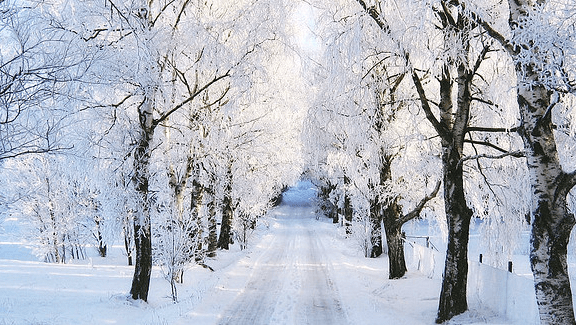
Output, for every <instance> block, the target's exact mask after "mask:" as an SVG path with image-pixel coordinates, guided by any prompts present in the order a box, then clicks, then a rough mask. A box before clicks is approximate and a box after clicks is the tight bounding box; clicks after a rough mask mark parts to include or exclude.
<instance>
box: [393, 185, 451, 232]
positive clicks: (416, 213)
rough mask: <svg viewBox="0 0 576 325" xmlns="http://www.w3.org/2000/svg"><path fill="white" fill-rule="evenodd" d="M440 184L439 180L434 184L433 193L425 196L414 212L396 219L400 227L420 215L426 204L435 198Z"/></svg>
mask: <svg viewBox="0 0 576 325" xmlns="http://www.w3.org/2000/svg"><path fill="white" fill-rule="evenodd" d="M441 184H442V181H440V180H439V181H438V182H437V183H436V187H434V191H432V193H430V195H427V196H425V197H424V198H423V199H422V200H421V201H420V203H418V205H417V206H416V207H415V208H414V210H412V211H410V212H409V213H408V214H405V215H403V216H402V217H400V218H399V219H398V223H399V224H401V225H402V224H405V223H406V222H408V221H410V220H412V219H414V218H416V217H418V216H419V215H420V212H422V209H424V207H425V206H426V203H428V202H429V201H430V200H432V199H433V198H435V197H436V195H437V194H438V192H439V191H440V185H441Z"/></svg>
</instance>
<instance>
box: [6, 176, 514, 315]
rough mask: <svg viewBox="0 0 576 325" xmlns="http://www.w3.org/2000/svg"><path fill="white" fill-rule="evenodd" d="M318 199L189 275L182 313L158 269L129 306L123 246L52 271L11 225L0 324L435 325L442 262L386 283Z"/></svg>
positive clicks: (310, 193) (310, 190) (302, 195)
mask: <svg viewBox="0 0 576 325" xmlns="http://www.w3.org/2000/svg"><path fill="white" fill-rule="evenodd" d="M315 191H316V189H315V188H314V187H313V185H312V184H311V183H309V182H300V183H299V184H298V185H297V186H296V187H294V188H291V189H290V190H289V191H287V192H286V193H285V194H284V200H283V204H282V205H281V206H279V207H277V208H275V209H274V210H273V211H271V212H270V213H269V215H268V216H266V218H265V219H264V220H262V222H260V227H258V229H257V232H256V234H255V235H254V236H253V238H252V241H251V242H249V248H248V249H247V250H244V251H240V250H239V249H238V245H233V246H232V249H231V250H230V251H219V252H218V257H217V258H215V259H209V260H207V264H208V265H210V266H211V267H212V268H214V270H215V271H214V272H211V271H210V270H208V269H206V268H202V267H200V266H194V267H191V268H190V269H188V270H187V271H186V272H185V274H184V282H185V283H184V284H183V285H179V287H178V294H179V302H178V303H176V304H174V303H172V302H171V298H170V286H169V284H168V282H166V281H165V280H164V279H163V277H162V275H161V272H160V270H159V269H158V268H154V270H153V274H152V282H151V287H150V294H149V302H148V303H143V302H135V301H132V300H131V299H129V298H128V291H129V288H130V284H131V280H132V272H133V268H132V267H130V266H126V258H125V256H123V254H122V248H121V247H120V246H116V247H113V248H112V249H111V251H110V255H111V256H110V257H107V258H100V257H96V256H97V254H96V252H95V250H94V252H93V254H92V256H91V257H90V259H88V260H86V261H73V262H72V263H70V264H48V263H44V262H40V261H37V260H36V258H35V257H34V256H33V255H32V252H31V250H30V249H29V248H27V247H26V244H25V243H24V242H23V241H22V240H21V239H20V238H19V236H18V227H17V224H18V221H17V220H14V219H7V220H5V221H4V225H3V228H4V230H2V233H1V234H0V324H215V323H222V324H224V323H227V324H303V323H309V324H324V323H326V324H328V323H329V324H334V323H342V324H345V323H348V324H410V325H412V324H433V323H434V319H435V316H436V309H437V306H438V295H439V292H440V284H441V274H438V273H439V272H438V271H435V272H432V273H430V272H429V270H428V271H426V270H425V269H424V268H423V267H424V265H425V264H429V265H432V268H434V267H436V268H438V266H437V265H436V266H435V264H436V263H438V262H439V263H440V264H442V263H443V261H442V260H440V261H438V260H437V258H436V261H432V260H431V259H429V260H428V261H427V260H421V261H420V262H419V261H417V260H414V259H412V256H414V254H412V253H411V252H412V251H410V250H409V249H407V258H408V267H409V272H408V274H407V275H406V276H405V277H404V278H403V279H400V280H388V275H387V273H388V271H387V270H388V261H387V256H382V257H381V258H377V259H368V258H364V257H363V255H362V252H361V251H360V250H359V248H358V247H357V246H356V244H355V243H354V241H353V240H347V239H346V238H345V233H344V231H343V229H341V228H339V227H338V226H337V225H334V224H332V222H331V220H330V219H326V218H320V219H319V220H317V219H316V218H315V215H316V214H315V209H316V208H315V207H314V205H313V197H314V196H315ZM419 230H420V231H422V228H419ZM15 234H16V235H15ZM88 250H89V251H91V249H88ZM419 266H420V269H421V270H422V272H421V271H419V270H418V268H419ZM519 299H522V298H519ZM469 305H470V311H469V312H467V313H465V314H463V315H460V316H458V317H456V318H455V319H453V320H452V321H451V322H450V324H515V322H514V321H516V323H517V324H525V323H524V322H520V321H518V320H514V321H510V320H506V318H505V317H504V316H502V315H501V314H497V313H496V312H494V311H491V310H489V309H486V308H485V305H483V304H481V303H480V302H479V299H477V297H476V294H475V293H474V292H473V294H471V297H470V298H469ZM253 312H255V313H253Z"/></svg>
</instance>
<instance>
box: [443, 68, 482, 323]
mask: <svg viewBox="0 0 576 325" xmlns="http://www.w3.org/2000/svg"><path fill="white" fill-rule="evenodd" d="M447 69H448V68H446V69H445V73H444V74H443V77H442V78H441V80H440V97H441V100H440V107H441V112H442V113H441V114H442V116H441V120H440V124H441V125H449V126H451V130H450V131H451V132H448V133H445V134H444V136H443V137H441V138H442V139H441V143H442V165H443V174H444V177H443V180H444V209H445V212H446V219H447V221H448V247H447V250H446V262H445V266H444V277H443V279H442V289H441V292H440V302H439V306H438V315H437V318H436V322H437V323H442V322H444V321H446V320H449V319H451V318H452V317H454V316H456V315H458V314H461V313H463V312H465V311H466V310H467V309H468V303H467V298H466V297H467V292H466V284H467V281H468V240H469V236H470V233H469V232H470V220H471V218H472V214H473V213H472V210H471V209H470V208H469V207H468V205H467V203H466V196H465V194H464V177H463V169H462V164H461V159H462V157H463V149H464V135H465V133H466V129H467V127H468V120H469V114H470V103H471V95H470V84H471V82H472V77H473V75H471V72H470V71H469V70H467V69H466V68H465V67H464V65H463V64H460V65H459V66H458V68H457V71H458V77H457V83H458V93H457V111H456V114H455V116H454V117H452V116H451V115H452V113H451V112H452V109H451V107H452V99H451V96H452V80H451V79H450V77H449V73H448V72H447V71H448V70H447Z"/></svg>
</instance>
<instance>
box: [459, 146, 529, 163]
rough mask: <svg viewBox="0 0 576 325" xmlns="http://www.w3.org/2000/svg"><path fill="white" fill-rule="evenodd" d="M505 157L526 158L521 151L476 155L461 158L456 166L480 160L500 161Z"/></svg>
mask: <svg viewBox="0 0 576 325" xmlns="http://www.w3.org/2000/svg"><path fill="white" fill-rule="evenodd" d="M505 157H515V158H524V157H526V153H525V152H524V151H523V150H517V151H510V152H506V153H503V154H501V155H489V154H478V155H473V156H466V157H462V159H460V162H459V163H458V164H459V165H462V164H463V163H464V162H465V161H468V160H477V159H480V158H486V159H501V158H505Z"/></svg>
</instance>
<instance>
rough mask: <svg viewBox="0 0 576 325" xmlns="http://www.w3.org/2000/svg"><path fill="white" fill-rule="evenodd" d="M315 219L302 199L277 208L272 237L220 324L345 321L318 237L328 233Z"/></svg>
mask: <svg viewBox="0 0 576 325" xmlns="http://www.w3.org/2000/svg"><path fill="white" fill-rule="evenodd" d="M314 223H316V224H317V221H316V219H315V217H314V208H313V207H312V206H311V205H310V204H307V202H305V201H304V202H302V201H298V200H293V201H288V202H285V203H283V204H282V205H281V206H280V207H279V208H277V210H276V211H275V213H274V214H273V216H272V218H271V220H270V224H271V227H272V231H271V236H272V240H271V242H270V243H269V245H268V246H267V247H265V248H264V249H263V251H262V253H261V254H260V255H259V258H258V260H257V261H256V262H255V263H254V265H253V269H252V274H251V276H250V279H249V281H248V283H247V285H246V287H245V288H244V289H243V290H242V292H241V293H240V294H238V296H237V297H236V298H235V299H234V301H233V302H232V304H231V305H230V306H229V307H228V308H227V309H226V310H225V311H224V312H223V313H222V318H221V321H220V324H250V325H252V324H279V323H293V324H346V323H347V321H346V315H345V314H344V312H343V310H342V307H341V303H340V298H339V294H338V291H337V290H336V288H335V286H334V283H333V281H332V278H331V263H330V261H329V260H326V256H327V255H328V254H326V247H325V246H324V244H323V242H322V238H323V236H326V235H328V234H323V233H321V232H322V231H321V230H317V229H315V227H314Z"/></svg>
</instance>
